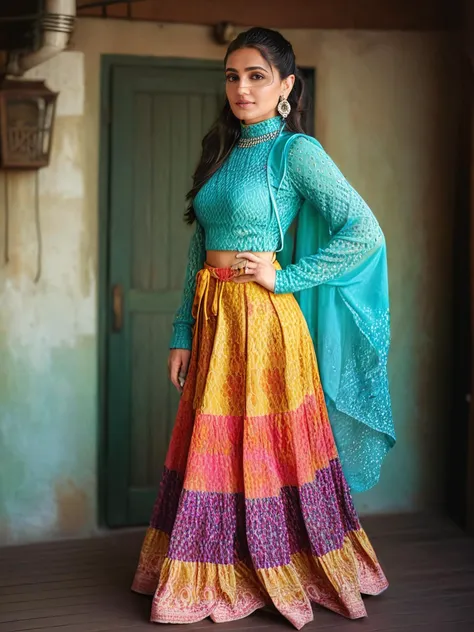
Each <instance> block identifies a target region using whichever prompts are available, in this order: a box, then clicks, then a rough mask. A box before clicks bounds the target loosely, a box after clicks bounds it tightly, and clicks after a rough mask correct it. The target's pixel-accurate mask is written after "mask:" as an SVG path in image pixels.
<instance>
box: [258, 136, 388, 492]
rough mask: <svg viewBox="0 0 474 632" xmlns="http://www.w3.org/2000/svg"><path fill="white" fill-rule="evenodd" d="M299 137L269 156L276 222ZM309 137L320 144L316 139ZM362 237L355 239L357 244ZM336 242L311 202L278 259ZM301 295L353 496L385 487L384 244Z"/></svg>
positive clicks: (284, 139)
mask: <svg viewBox="0 0 474 632" xmlns="http://www.w3.org/2000/svg"><path fill="white" fill-rule="evenodd" d="M298 136H300V135H299V134H289V133H283V134H281V135H280V136H279V138H278V139H277V140H276V141H275V144H274V146H273V148H272V150H271V152H270V156H269V161H268V176H269V189H270V196H271V198H272V203H273V207H274V211H275V213H276V214H277V218H278V208H277V203H276V196H275V194H274V191H275V190H278V188H279V186H280V184H281V182H282V181H283V178H284V177H285V172H286V159H287V154H288V151H289V148H290V145H291V143H292V141H293V140H294V139H295V138H297V137H298ZM305 138H306V139H309V140H311V141H312V142H313V143H316V144H317V145H318V146H319V147H321V145H320V143H318V141H317V140H315V139H314V138H311V137H309V136H305ZM345 229H346V231H347V229H349V230H350V227H349V226H346V227H345ZM357 238H358V237H357V234H354V236H353V239H354V240H357ZM329 240H330V226H329V225H328V223H327V222H326V221H325V220H324V218H323V217H322V216H321V214H320V213H319V211H318V209H316V208H315V207H314V206H313V205H312V204H311V203H310V202H309V201H305V202H304V204H303V207H302V208H301V209H300V212H299V214H298V220H297V224H296V227H295V230H294V231H293V232H289V233H288V234H287V236H286V239H285V244H284V247H283V249H282V251H281V252H280V253H279V255H278V261H279V263H280V264H281V266H282V267H283V268H284V267H285V266H286V265H288V264H290V263H293V262H297V261H299V260H300V259H301V258H302V257H305V256H307V255H311V254H313V253H315V252H317V251H318V250H320V249H322V248H324V247H325V246H326V245H327V243H328V242H329ZM296 298H297V300H298V302H299V304H300V306H301V309H302V312H303V314H304V316H305V318H306V321H307V324H308V327H309V331H310V334H311V337H312V339H313V342H314V347H315V351H316V356H317V359H318V365H319V372H320V376H321V383H322V386H323V390H324V394H325V399H326V404H327V408H328V413H329V419H330V422H331V427H332V430H333V433H334V437H335V440H336V445H337V448H338V452H339V457H340V460H341V464H342V468H343V471H344V474H345V476H346V479H347V481H348V483H349V486H350V487H351V490H352V491H353V492H362V491H365V490H367V489H370V488H371V487H373V486H374V485H375V484H376V483H377V482H378V480H379V477H380V469H381V465H382V462H383V460H384V457H385V456H386V454H387V453H388V451H389V450H390V448H391V447H392V446H393V445H394V444H395V440H396V439H395V431H394V426H393V420H392V412H391V402H390V394H389V386H388V377H387V357H388V351H389V345H390V323H389V293H388V276H387V253H386V245H385V240H383V242H382V243H381V244H380V245H379V246H377V248H375V249H374V250H373V251H371V252H370V253H368V254H367V256H366V257H365V258H364V260H363V261H362V263H359V264H358V265H357V266H356V267H354V268H352V269H347V270H346V271H345V272H344V273H343V274H342V276H340V277H339V278H337V279H335V280H332V281H329V282H326V283H323V284H321V285H318V286H316V287H313V288H311V289H308V290H302V291H301V292H298V293H297V294H296Z"/></svg>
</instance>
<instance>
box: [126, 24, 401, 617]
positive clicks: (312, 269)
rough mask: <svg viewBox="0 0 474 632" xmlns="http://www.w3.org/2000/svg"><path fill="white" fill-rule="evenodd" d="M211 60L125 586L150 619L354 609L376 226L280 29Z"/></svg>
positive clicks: (372, 449) (262, 32) (361, 583)
mask: <svg viewBox="0 0 474 632" xmlns="http://www.w3.org/2000/svg"><path fill="white" fill-rule="evenodd" d="M225 74H226V94H227V102H226V105H225V107H224V110H223V112H222V113H221V115H220V117H219V119H218V121H217V123H216V124H215V126H214V127H213V128H212V129H211V130H210V132H209V133H208V134H207V136H206V137H205V138H204V141H203V151H202V157H201V161H200V164H199V165H198V167H197V170H196V173H195V176H194V187H193V189H192V190H191V191H190V193H189V195H188V199H189V200H190V205H189V209H188V213H187V219H188V221H189V222H190V223H192V222H195V225H196V229H195V233H194V236H193V238H192V241H191V246H190V251H189V262H188V269H187V278H186V284H185V289H184V297H183V302H182V305H181V307H180V309H179V310H178V312H177V315H176V319H175V322H174V332H173V338H172V344H171V353H170V358H169V368H170V375H171V380H172V382H173V384H174V385H175V386H176V387H177V388H178V389H179V390H180V392H182V397H181V401H180V406H179V410H178V415H177V419H176V425H175V428H174V431H173V435H172V439H171V444H170V447H169V451H168V455H167V458H166V462H165V469H164V474H163V478H162V482H161V486H160V491H159V495H158V498H157V501H156V504H155V508H154V512H153V516H152V520H151V525H150V528H149V530H148V532H147V535H146V538H145V541H144V544H143V547H142V552H141V556H140V562H139V566H138V569H137V572H136V576H135V580H134V583H133V589H134V590H135V591H137V592H141V593H146V594H153V595H154V597H153V604H152V613H151V620H152V621H155V622H163V623H166V622H170V623H191V622H196V621H199V620H201V619H203V618H205V617H208V616H210V617H211V618H212V619H213V620H214V621H218V622H220V621H230V620H234V619H239V618H242V617H245V616H247V615H248V614H250V613H251V612H253V611H254V610H256V609H257V608H261V607H264V606H267V605H270V606H275V607H276V608H277V609H278V610H279V611H280V612H281V613H282V614H283V615H284V616H285V617H287V619H289V621H291V622H292V623H293V625H294V626H295V627H296V628H298V629H299V628H301V627H302V626H303V625H304V624H305V623H307V622H308V621H311V620H312V619H313V612H312V607H311V603H310V602H315V603H317V604H320V605H323V606H325V607H327V608H330V609H332V610H334V611H335V612H337V613H339V614H341V615H344V616H346V617H350V618H358V617H363V616H365V615H366V611H365V607H364V604H363V601H362V599H361V594H362V593H365V594H378V593H380V592H382V591H383V590H384V589H385V588H386V587H387V580H386V578H385V576H384V574H383V572H382V569H381V568H380V565H379V563H378V561H377V558H376V556H375V553H374V551H373V549H372V547H371V545H370V543H369V541H368V539H367V536H366V534H365V532H364V531H363V529H362V528H361V526H360V523H359V520H358V517H357V515H356V512H355V510H354V506H353V503H352V499H351V494H350V491H349V485H348V482H347V481H349V484H350V486H351V487H352V489H353V490H355V491H359V490H362V489H367V488H368V487H370V486H372V485H373V484H374V483H375V482H376V480H377V479H378V473H379V469H380V464H381V461H382V459H383V456H384V455H385V453H386V452H387V451H388V449H389V447H391V445H393V443H394V435H393V427H392V423H391V414H390V399H389V395H388V388H387V380H386V355H387V351H388V340H389V337H388V331H389V330H388V301H387V277H386V267H385V260H386V257H385V245H384V238H383V234H382V232H381V230H380V227H379V225H378V223H377V221H376V220H375V218H374V216H373V215H372V213H371V211H370V210H369V209H368V207H367V205H366V204H365V203H364V201H363V200H362V199H361V198H360V196H359V195H358V194H357V193H356V192H355V191H354V189H353V188H352V187H351V186H350V185H349V184H348V183H347V181H346V180H345V179H344V178H343V176H342V175H341V173H340V172H339V171H338V169H337V167H336V166H335V165H334V163H333V162H332V161H331V160H330V158H329V157H328V156H327V155H326V153H325V152H324V150H323V149H322V147H321V146H320V145H319V143H318V142H317V141H315V140H314V139H312V138H310V137H309V136H305V135H304V134H303V130H302V129H301V123H300V118H301V103H302V97H303V83H302V80H301V78H300V75H299V73H298V71H297V69H296V66H295V57H294V53H293V50H292V47H291V45H290V44H289V43H288V42H287V41H286V40H285V39H284V38H283V37H282V36H281V35H280V34H279V33H277V32H274V31H270V30H266V29H261V28H255V29H251V30H250V31H247V32H246V33H243V34H241V35H239V37H237V39H236V40H235V41H234V42H232V44H231V45H230V47H229V50H228V52H227V55H226V58H225ZM297 216H298V227H297V230H296V239H295V241H294V242H292V241H291V240H290V239H289V237H288V236H287V239H286V240H285V233H286V232H287V230H288V228H289V227H290V225H291V224H292V222H293V220H294V219H295V218H296V217H297ZM284 241H285V244H284ZM283 245H285V248H284V249H283ZM275 253H280V255H279V259H280V261H284V260H285V259H286V260H288V259H291V258H293V259H294V260H295V261H296V263H293V264H288V265H286V266H284V267H283V268H282V267H281V265H280V263H277V262H276V259H275ZM314 288H317V296H315V290H314ZM293 292H298V293H299V294H298V299H299V302H300V304H301V306H302V308H303V312H304V313H303V312H302V311H301V308H300V305H299V304H298V302H297V301H296V299H295V297H294V296H293V294H292V293H293ZM305 316H306V320H305ZM306 321H307V322H306ZM308 325H309V328H308ZM311 334H313V337H314V341H315V345H316V349H317V354H318V356H319V354H320V355H321V358H319V357H318V359H319V362H320V367H321V378H322V380H321V378H320V373H319V371H318V365H317V361H316V354H315V350H314V347H313V342H312V339H311ZM322 385H323V386H324V392H323V388H322ZM325 398H326V401H325ZM328 410H329V416H328ZM329 418H330V419H331V425H332V427H331V425H330V422H329ZM335 439H336V441H335ZM336 443H337V448H336ZM341 461H342V467H341Z"/></svg>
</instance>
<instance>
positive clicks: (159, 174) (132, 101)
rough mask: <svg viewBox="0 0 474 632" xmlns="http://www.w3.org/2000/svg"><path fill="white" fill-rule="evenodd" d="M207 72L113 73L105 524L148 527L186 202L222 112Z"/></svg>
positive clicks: (170, 398) (166, 407) (166, 428)
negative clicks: (117, 325) (119, 296)
mask: <svg viewBox="0 0 474 632" xmlns="http://www.w3.org/2000/svg"><path fill="white" fill-rule="evenodd" d="M223 89H224V85H223V76H222V72H221V71H219V70H213V69H209V70H208V69H196V68H193V69H186V68H176V69H169V68H166V69H165V68H164V69H160V68H149V67H146V68H141V67H136V66H134V67H127V66H119V67H115V68H114V69H113V73H112V85H111V95H112V96H111V101H112V119H111V134H110V138H111V142H110V165H111V167H110V211H109V273H108V278H109V288H110V290H109V295H110V297H112V288H113V287H114V286H116V285H120V286H121V288H122V290H123V305H122V310H123V324H122V327H121V329H120V331H113V327H112V325H113V317H112V311H113V310H112V308H113V301H112V300H111V301H110V309H109V322H108V336H107V458H106V466H107V508H106V516H107V522H108V524H109V525H110V526H120V525H134V524H144V523H146V522H148V520H149V517H150V512H151V508H152V505H153V501H154V499H155V496H156V492H157V484H158V482H159V478H160V476H161V470H162V467H163V462H164V458H165V454H166V449H167V446H168V442H169V438H170V434H171V429H172V426H173V423H174V417H175V414H176V408H177V405H178V395H177V393H176V392H175V390H174V388H173V387H172V386H171V384H170V382H169V379H168V375H167V357H168V350H169V339H170V335H171V327H172V321H173V317H174V313H175V311H176V309H177V307H178V305H179V301H180V299H181V293H182V287H183V280H184V274H185V268H186V261H187V250H188V245H189V239H190V236H191V233H192V229H191V228H190V227H188V226H186V224H185V223H184V222H183V213H184V211H185V207H186V203H185V194H186V192H187V191H188V190H189V188H190V187H191V183H192V173H193V171H194V168H195V166H196V162H197V159H198V157H199V152H200V146H201V140H202V137H203V135H204V134H205V132H206V131H207V130H208V129H209V127H210V126H211V124H212V122H213V121H214V120H215V118H216V116H217V114H218V111H219V109H220V108H221V106H222V104H223Z"/></svg>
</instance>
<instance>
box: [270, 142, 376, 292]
mask: <svg viewBox="0 0 474 632" xmlns="http://www.w3.org/2000/svg"><path fill="white" fill-rule="evenodd" d="M286 178H288V179H289V182H290V186H292V187H294V189H295V190H296V191H297V192H298V194H299V195H300V196H301V197H302V198H303V200H308V201H309V202H310V203H311V204H312V206H314V207H315V208H316V209H317V211H318V212H319V213H321V215H322V216H323V217H324V219H325V220H326V222H327V224H328V228H329V235H330V239H329V242H328V243H327V245H326V246H325V247H324V248H321V249H320V250H318V252H316V253H315V254H312V255H309V256H306V257H303V258H302V259H300V260H299V261H298V262H297V263H294V264H291V265H288V266H287V267H286V268H284V269H283V270H277V273H276V282H275V294H284V293H289V292H297V291H299V290H304V289H308V288H311V287H315V286H317V285H321V284H323V283H327V282H329V281H332V280H335V279H337V278H338V277H341V276H342V275H344V274H345V273H346V272H348V271H350V270H352V269H354V268H355V267H356V266H357V265H358V264H360V263H361V262H362V261H363V260H364V259H365V258H366V257H367V256H368V255H369V254H370V253H371V252H373V251H374V249H375V248H377V247H378V246H380V245H381V244H382V243H383V242H384V236H383V233H382V230H381V228H380V226H379V224H378V222H377V220H376V219H375V217H374V215H373V213H372V211H371V210H370V208H369V207H368V206H367V204H366V203H365V202H364V200H363V199H362V198H361V196H360V195H359V194H358V193H357V192H356V191H355V190H354V188H353V187H352V186H351V185H350V184H349V183H348V182H347V180H346V179H345V178H344V176H343V175H342V173H341V172H340V171H339V169H338V168H337V166H336V165H335V164H334V162H333V161H332V160H331V158H330V157H329V156H328V155H327V154H326V152H325V151H324V150H323V149H322V148H321V147H320V146H319V145H317V144H316V143H315V142H312V141H310V140H309V139H307V138H305V137H298V138H295V140H294V141H293V142H292V143H291V147H290V149H289V152H288V158H287V165H286Z"/></svg>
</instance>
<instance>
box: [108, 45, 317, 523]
mask: <svg viewBox="0 0 474 632" xmlns="http://www.w3.org/2000/svg"><path fill="white" fill-rule="evenodd" d="M120 66H128V67H130V66H140V67H148V68H157V69H164V68H169V69H178V68H186V69H212V70H216V69H217V70H218V69H221V68H222V61H221V60H209V59H186V58H181V57H148V56H147V57H143V56H138V55H102V56H101V65H100V117H99V125H100V126H99V186H98V191H99V204H98V206H99V222H98V247H99V252H98V267H99V269H98V299H97V304H98V314H97V318H98V411H97V412H98V416H97V418H98V424H97V425H98V463H97V467H98V486H97V507H98V509H97V516H98V526H100V527H107V528H110V527H109V525H108V524H107V511H106V507H107V488H108V486H107V454H108V452H107V451H108V445H107V430H108V428H107V419H108V418H107V353H108V348H107V334H108V324H109V317H110V309H111V304H110V296H109V292H108V287H109V245H110V244H109V226H110V151H111V133H110V132H111V123H112V75H113V72H114V69H115V68H117V67H120ZM304 71H305V79H306V82H307V87H308V91H309V95H310V99H311V101H312V102H311V107H313V114H314V115H315V114H316V111H315V108H314V97H315V84H316V82H315V70H314V68H304ZM311 123H313V125H314V116H313V119H312V120H311ZM313 129H314V128H313ZM313 129H311V127H310V130H309V133H311V134H312V133H314V132H313Z"/></svg>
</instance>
